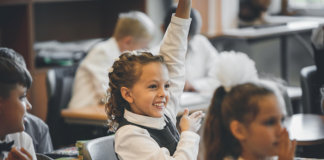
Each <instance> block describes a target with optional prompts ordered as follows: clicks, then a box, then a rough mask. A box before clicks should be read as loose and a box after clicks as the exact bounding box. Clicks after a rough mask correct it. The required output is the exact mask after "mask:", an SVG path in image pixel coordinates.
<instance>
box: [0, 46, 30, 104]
mask: <svg viewBox="0 0 324 160" xmlns="http://www.w3.org/2000/svg"><path fill="white" fill-rule="evenodd" d="M17 84H21V85H23V86H24V87H26V88H30V86H31V84H32V77H31V75H30V73H29V71H28V70H27V68H26V64H25V61H24V58H23V57H22V56H21V55H20V54H19V53H17V52H15V51H14V50H12V49H9V48H0V96H1V97H3V98H8V96H9V94H10V91H11V90H12V89H14V88H15V87H16V85H17Z"/></svg>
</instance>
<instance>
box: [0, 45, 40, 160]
mask: <svg viewBox="0 0 324 160" xmlns="http://www.w3.org/2000/svg"><path fill="white" fill-rule="evenodd" d="M31 83H32V78H31V75H30V73H29V71H28V70H27V68H26V66H25V63H24V61H23V58H22V56H21V55H19V54H18V53H16V52H15V51H14V50H12V49H8V48H0V159H5V158H8V159H9V160H10V159H26V160H28V159H36V155H35V151H34V147H33V142H32V139H31V137H30V136H29V135H28V134H26V133H25V132H23V131H24V115H25V114H26V109H27V108H29V107H31V105H30V103H29V102H28V100H27V97H26V95H27V89H28V88H30V86H31ZM12 146H14V147H13V148H12V149H11V147H12Z"/></svg>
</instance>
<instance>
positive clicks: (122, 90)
mask: <svg viewBox="0 0 324 160" xmlns="http://www.w3.org/2000/svg"><path fill="white" fill-rule="evenodd" d="M120 93H121V95H122V97H123V98H124V99H125V100H126V101H127V102H128V103H129V104H131V103H133V102H134V99H133V96H132V93H131V91H130V89H128V88H127V87H121V88H120Z"/></svg>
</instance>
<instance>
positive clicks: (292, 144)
mask: <svg viewBox="0 0 324 160" xmlns="http://www.w3.org/2000/svg"><path fill="white" fill-rule="evenodd" d="M296 146H297V141H296V140H295V139H294V140H293V141H291V149H290V155H292V156H294V155H295V151H296Z"/></svg>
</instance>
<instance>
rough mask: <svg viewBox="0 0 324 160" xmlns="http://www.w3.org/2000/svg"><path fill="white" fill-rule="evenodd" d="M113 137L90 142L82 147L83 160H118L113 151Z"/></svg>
mask: <svg viewBox="0 0 324 160" xmlns="http://www.w3.org/2000/svg"><path fill="white" fill-rule="evenodd" d="M114 138H115V136H114V135H110V136H105V137H100V138H96V139H93V140H90V141H89V142H87V143H86V144H85V146H84V147H83V150H82V151H83V159H84V160H102V159H105V160H118V158H117V157H116V154H115V150H114Z"/></svg>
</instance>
